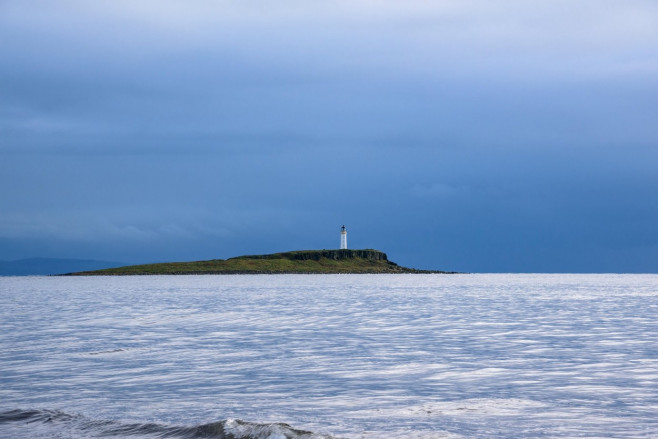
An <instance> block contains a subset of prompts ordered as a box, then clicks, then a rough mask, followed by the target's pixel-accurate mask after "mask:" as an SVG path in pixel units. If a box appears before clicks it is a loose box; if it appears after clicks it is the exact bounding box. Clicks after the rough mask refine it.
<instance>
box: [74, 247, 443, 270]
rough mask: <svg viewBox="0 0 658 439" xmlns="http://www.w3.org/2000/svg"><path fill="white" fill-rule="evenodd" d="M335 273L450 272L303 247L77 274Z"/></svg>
mask: <svg viewBox="0 0 658 439" xmlns="http://www.w3.org/2000/svg"><path fill="white" fill-rule="evenodd" d="M331 273H447V272H444V271H438V270H416V269H413V268H406V267H401V266H399V265H397V264H396V263H395V262H392V261H389V260H388V257H387V256H386V253H383V252H380V251H378V250H370V249H367V250H300V251H291V252H284V253H274V254H269V255H249V256H239V257H235V258H230V259H212V260H209V261H194V262H166V263H159V264H144V265H129V266H126V267H117V268H107V269H103V270H95V271H81V272H77V273H69V274H68V275H73V276H91V275H100V276H119V275H157V274H331Z"/></svg>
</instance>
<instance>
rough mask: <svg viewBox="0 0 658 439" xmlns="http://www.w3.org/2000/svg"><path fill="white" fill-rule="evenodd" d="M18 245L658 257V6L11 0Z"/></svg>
mask: <svg viewBox="0 0 658 439" xmlns="http://www.w3.org/2000/svg"><path fill="white" fill-rule="evenodd" d="M0 41H2V42H3V43H2V44H0V185H1V187H2V188H3V190H2V191H0V259H18V258H23V257H31V256H48V257H74V258H95V259H106V260H107V259H110V260H118V261H124V262H154V261H169V260H188V259H210V258H225V257H231V256H236V255H239V254H246V253H268V252H275V251H285V250H292V249H302V248H334V247H337V246H338V231H339V228H340V226H341V225H342V224H346V225H347V227H348V230H349V243H350V246H351V247H353V248H377V249H380V250H383V251H385V252H387V253H388V254H389V257H390V258H391V259H392V260H394V261H396V262H398V263H400V264H403V265H410V266H415V267H418V268H438V269H451V270H462V271H586V272H597V271H630V272H656V271H657V270H658V265H657V261H658V232H657V229H656V224H658V195H657V194H658V190H656V189H657V188H658V176H657V175H658V173H657V172H656V168H657V165H658V125H657V123H656V121H658V3H656V2H655V1H633V0H631V1H624V2H619V1H593V0H592V1H586V0H583V1H573V0H571V1H560V0H551V1H536V2H528V1H511V0H510V1H499V2H486V1H481V0H473V1H461V2H452V1H433V2H426V1H408V2H399V1H383V0H382V1H362V2H348V1H334V2H331V1H330V2H318V3H317V4H316V3H315V2H304V1H293V0H290V1H276V2H257V1H185V2H183V1H173V0H169V1H140V2H129V1H95V2H86V1H55V2H51V1H41V2H39V1H36V2H25V1H13V0H9V1H7V0H5V1H2V2H0Z"/></svg>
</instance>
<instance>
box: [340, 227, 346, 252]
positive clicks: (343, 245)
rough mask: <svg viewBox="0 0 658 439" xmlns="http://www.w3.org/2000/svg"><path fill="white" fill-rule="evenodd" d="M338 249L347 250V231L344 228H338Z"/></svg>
mask: <svg viewBox="0 0 658 439" xmlns="http://www.w3.org/2000/svg"><path fill="white" fill-rule="evenodd" d="M340 249H341V250H346V249H347V229H346V228H345V226H343V227H341V228H340Z"/></svg>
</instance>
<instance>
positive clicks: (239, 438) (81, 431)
mask: <svg viewBox="0 0 658 439" xmlns="http://www.w3.org/2000/svg"><path fill="white" fill-rule="evenodd" d="M10 423H22V424H23V427H25V428H29V427H30V426H33V427H37V426H40V427H42V428H43V427H47V426H49V425H52V427H53V429H54V428H58V429H62V428H64V429H66V430H70V432H71V433H73V432H75V434H76V436H77V437H81V438H84V437H98V436H102V437H113V436H116V437H126V436H132V437H144V438H180V439H187V438H190V439H191V438H216V439H331V438H332V436H327V435H321V434H316V433H312V432H310V431H305V430H299V429H295V428H292V427H291V426H290V425H288V424H284V423H272V424H259V423H254V422H247V421H243V420H240V419H226V420H223V421H218V422H211V423H208V424H201V425H196V426H191V427H185V426H168V425H161V424H154V423H149V424H124V423H121V422H116V421H109V420H92V419H88V418H86V417H84V416H81V415H71V414H68V413H64V412H60V411H57V410H43V409H27V410H22V409H15V410H8V411H4V412H0V425H1V424H10Z"/></svg>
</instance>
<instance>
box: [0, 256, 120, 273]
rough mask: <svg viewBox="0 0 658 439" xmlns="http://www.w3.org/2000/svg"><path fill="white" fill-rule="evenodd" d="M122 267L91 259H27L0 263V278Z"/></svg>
mask: <svg viewBox="0 0 658 439" xmlns="http://www.w3.org/2000/svg"><path fill="white" fill-rule="evenodd" d="M122 265H125V263H123V262H110V261H96V260H93V259H57V258H27V259H19V260H16V261H0V276H32V275H52V274H63V273H70V272H72V271H89V270H100V269H102V268H110V267H120V266H122Z"/></svg>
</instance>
